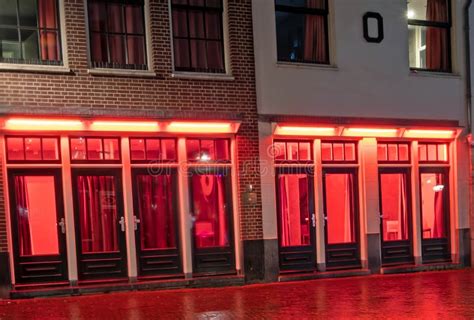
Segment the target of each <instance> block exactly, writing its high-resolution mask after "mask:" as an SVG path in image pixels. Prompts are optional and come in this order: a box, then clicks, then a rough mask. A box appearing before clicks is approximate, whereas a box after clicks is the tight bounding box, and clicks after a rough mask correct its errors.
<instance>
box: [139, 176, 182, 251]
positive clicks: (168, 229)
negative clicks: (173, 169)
mask: <svg viewBox="0 0 474 320" xmlns="http://www.w3.org/2000/svg"><path fill="white" fill-rule="evenodd" d="M171 179H172V177H171V175H157V176H152V175H140V176H138V177H137V183H138V197H139V198H138V200H139V203H138V205H139V209H138V210H139V213H138V214H139V217H140V220H141V224H140V233H141V248H142V249H144V250H146V249H167V248H175V247H176V241H175V239H176V236H175V221H174V214H173V201H172V199H173V194H172V184H171Z"/></svg>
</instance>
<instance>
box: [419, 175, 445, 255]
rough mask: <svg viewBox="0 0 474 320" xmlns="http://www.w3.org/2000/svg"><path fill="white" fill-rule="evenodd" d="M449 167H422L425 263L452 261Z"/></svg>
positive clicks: (423, 249) (422, 222)
mask: <svg viewBox="0 0 474 320" xmlns="http://www.w3.org/2000/svg"><path fill="white" fill-rule="evenodd" d="M448 177H449V175H448V169H447V168H421V169H420V193H421V210H420V211H421V226H422V229H421V232H422V258H423V262H433V261H450V260H451V250H450V244H449V184H448Z"/></svg>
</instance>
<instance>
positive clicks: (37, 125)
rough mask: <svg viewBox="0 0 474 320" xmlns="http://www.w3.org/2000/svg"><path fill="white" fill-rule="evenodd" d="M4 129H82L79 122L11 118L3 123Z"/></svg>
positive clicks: (81, 124)
mask: <svg viewBox="0 0 474 320" xmlns="http://www.w3.org/2000/svg"><path fill="white" fill-rule="evenodd" d="M5 129H7V130H15V131H38V130H41V131H77V130H82V129H84V123H83V122H82V121H80V120H60V119H30V118H11V119H8V120H6V121H5Z"/></svg>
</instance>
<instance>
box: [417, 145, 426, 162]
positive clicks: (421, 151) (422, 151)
mask: <svg viewBox="0 0 474 320" xmlns="http://www.w3.org/2000/svg"><path fill="white" fill-rule="evenodd" d="M418 153H419V158H420V159H419V160H420V161H427V160H428V158H427V157H426V144H420V145H418Z"/></svg>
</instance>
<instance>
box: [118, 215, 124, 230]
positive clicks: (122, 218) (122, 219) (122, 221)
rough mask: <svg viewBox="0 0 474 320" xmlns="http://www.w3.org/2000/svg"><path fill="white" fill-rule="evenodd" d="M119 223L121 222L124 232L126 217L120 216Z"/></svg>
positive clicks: (121, 228)
mask: <svg viewBox="0 0 474 320" xmlns="http://www.w3.org/2000/svg"><path fill="white" fill-rule="evenodd" d="M119 224H120V230H122V232H125V217H121V218H120V220H119Z"/></svg>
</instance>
